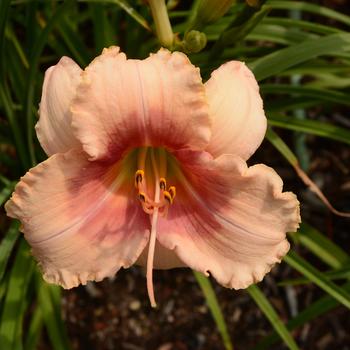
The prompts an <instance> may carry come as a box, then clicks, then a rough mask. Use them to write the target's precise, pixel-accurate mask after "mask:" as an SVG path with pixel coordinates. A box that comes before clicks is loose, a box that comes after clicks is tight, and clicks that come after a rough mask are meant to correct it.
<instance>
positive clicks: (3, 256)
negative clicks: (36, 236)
mask: <svg viewBox="0 0 350 350" xmlns="http://www.w3.org/2000/svg"><path fill="white" fill-rule="evenodd" d="M18 229H19V222H18V221H12V223H11V226H10V228H9V230H8V231H7V233H6V234H5V236H4V238H3V239H2V241H1V243H0V283H1V281H2V279H3V277H4V274H5V269H6V266H7V261H8V259H9V257H10V255H11V252H12V249H13V247H14V245H15V243H16V241H17V239H18V236H19V231H18Z"/></svg>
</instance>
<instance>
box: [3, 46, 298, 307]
mask: <svg viewBox="0 0 350 350" xmlns="http://www.w3.org/2000/svg"><path fill="white" fill-rule="evenodd" d="M36 131H37V135H38V139H39V141H40V143H41V145H42V147H43V149H44V150H45V152H46V153H47V155H48V156H49V158H48V159H47V160H46V161H44V162H42V163H41V164H39V165H37V166H36V167H34V168H32V169H31V170H29V171H28V172H27V174H26V175H25V176H24V177H23V178H22V179H21V181H20V182H19V183H18V185H17V187H16V189H15V192H14V194H13V195H12V198H11V199H10V200H9V201H8V202H7V204H6V211H7V214H8V215H9V216H10V217H13V218H17V219H19V220H20V221H21V222H22V231H23V232H24V235H25V238H26V239H27V241H28V242H29V244H30V245H31V247H32V252H33V255H34V256H35V257H36V258H37V260H38V261H39V264H40V266H41V268H42V270H43V275H44V278H45V280H46V281H48V282H51V283H57V284H60V285H62V286H63V287H64V288H71V287H75V286H78V285H79V284H85V283H86V282H87V281H89V280H95V281H100V280H102V279H103V278H105V277H107V276H113V275H114V274H115V273H116V272H117V271H118V270H119V269H120V268H121V267H124V268H127V267H129V266H131V265H133V264H135V263H137V264H139V265H143V266H146V267H147V288H148V293H149V297H150V300H151V304H152V305H155V300H154V293H153V285H152V271H153V269H154V268H157V269H158V268H160V269H168V268H173V267H183V266H188V267H190V268H192V269H194V270H197V271H200V272H202V273H204V274H205V275H209V274H211V275H212V276H213V277H214V278H215V279H216V280H217V281H218V282H219V283H220V284H221V285H223V286H225V287H229V288H235V289H239V288H246V287H248V286H249V285H250V284H252V283H255V282H258V281H260V280H261V279H262V278H263V277H264V275H265V274H266V273H267V272H268V271H270V269H271V268H272V266H273V265H274V264H275V263H277V262H280V261H281V258H282V257H283V256H284V255H285V254H286V253H287V251H288V249H289V243H288V241H287V240H286V232H288V231H295V230H296V229H297V227H298V224H299V222H300V215H299V203H298V200H297V199H296V196H295V195H294V194H293V193H291V192H282V180H281V179H280V177H279V176H278V175H277V174H276V173H275V171H274V170H273V169H271V168H269V167H267V166H265V165H262V164H258V165H254V166H251V167H248V166H247V164H246V160H247V159H248V158H249V157H250V156H251V155H252V154H253V153H254V152H255V150H256V149H257V147H258V146H259V145H260V143H261V142H262V140H263V138H264V135H265V131H266V118H265V114H264V110H263V103H262V100H261V97H260V95H259V88H258V85H257V82H256V80H255V78H254V76H253V74H252V73H251V71H250V70H249V69H248V68H247V67H246V66H245V65H244V63H241V62H236V61H232V62H228V63H226V64H224V65H222V66H221V67H220V68H218V69H217V70H216V71H215V72H214V73H213V74H212V76H211V78H210V79H209V81H208V82H207V83H206V84H203V83H202V80H201V77H200V73H199V70H198V68H195V67H194V66H193V65H192V64H191V63H190V61H189V60H188V58H187V57H186V56H185V55H184V54H182V53H179V52H175V53H170V52H169V51H167V50H165V49H161V50H159V51H158V52H157V53H156V54H152V55H151V56H150V57H148V58H147V59H145V60H133V59H127V58H126V56H125V55H124V54H123V53H121V52H120V51H119V48H117V47H111V48H109V49H105V50H104V51H103V53H102V55H101V56H99V57H97V58H96V59H95V60H94V61H93V62H92V63H91V64H90V65H89V66H88V67H87V68H86V69H85V70H84V71H83V70H81V69H80V68H79V67H78V65H77V64H76V63H75V62H73V61H72V60H71V59H69V58H67V57H63V58H62V59H61V60H60V62H59V63H58V64H57V65H56V66H53V67H51V68H49V69H48V70H47V72H46V75H45V81H44V86H43V93H42V99H41V104H40V119H39V122H38V124H37V126H36Z"/></svg>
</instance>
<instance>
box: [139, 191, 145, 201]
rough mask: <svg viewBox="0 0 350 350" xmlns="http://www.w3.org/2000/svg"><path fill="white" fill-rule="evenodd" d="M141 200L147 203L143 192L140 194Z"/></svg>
mask: <svg viewBox="0 0 350 350" xmlns="http://www.w3.org/2000/svg"><path fill="white" fill-rule="evenodd" d="M139 200H140V201H141V202H146V195H145V194H144V193H143V192H140V193H139Z"/></svg>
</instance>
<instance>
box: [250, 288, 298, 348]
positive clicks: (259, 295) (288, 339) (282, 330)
mask: <svg viewBox="0 0 350 350" xmlns="http://www.w3.org/2000/svg"><path fill="white" fill-rule="evenodd" d="M247 292H248V293H249V295H250V296H251V297H252V299H253V300H254V301H255V303H256V304H257V305H258V306H259V308H260V310H261V311H262V312H263V313H264V314H265V316H266V318H267V319H268V320H269V321H270V323H271V325H272V326H273V328H275V330H276V332H277V333H278V335H279V336H280V337H281V339H283V341H284V343H285V344H286V345H287V346H288V348H289V349H291V350H297V349H299V348H298V345H297V344H296V342H295V341H294V339H293V337H292V336H291V335H290V333H289V331H288V329H287V328H286V326H285V325H284V323H283V322H282V321H281V319H280V318H279V316H278V315H277V313H276V311H275V309H274V308H273V306H272V305H271V304H270V302H269V301H268V300H267V298H266V296H265V295H264V293H263V292H262V291H261V290H260V288H259V287H258V286H257V285H255V284H253V285H251V286H250V287H248V288H247Z"/></svg>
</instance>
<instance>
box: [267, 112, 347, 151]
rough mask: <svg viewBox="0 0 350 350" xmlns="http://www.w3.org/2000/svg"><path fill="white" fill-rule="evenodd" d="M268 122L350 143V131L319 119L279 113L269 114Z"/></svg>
mask: <svg viewBox="0 0 350 350" xmlns="http://www.w3.org/2000/svg"><path fill="white" fill-rule="evenodd" d="M268 123H269V124H270V125H272V126H278V127H281V128H284V129H289V130H296V131H301V132H305V133H308V134H312V135H317V136H322V137H326V138H329V139H332V140H336V141H339V142H344V143H346V144H349V145H350V131H349V130H347V129H345V128H342V127H340V126H336V125H333V124H330V123H325V122H320V121H318V120H308V119H305V120H300V119H296V118H294V117H287V116H283V115H280V114H277V113H269V114H268Z"/></svg>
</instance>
